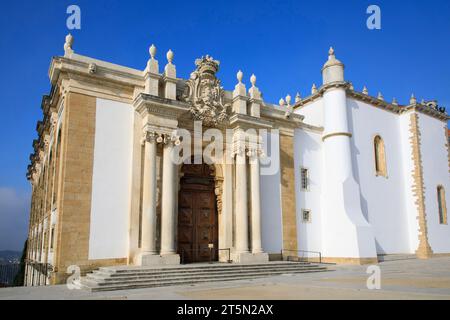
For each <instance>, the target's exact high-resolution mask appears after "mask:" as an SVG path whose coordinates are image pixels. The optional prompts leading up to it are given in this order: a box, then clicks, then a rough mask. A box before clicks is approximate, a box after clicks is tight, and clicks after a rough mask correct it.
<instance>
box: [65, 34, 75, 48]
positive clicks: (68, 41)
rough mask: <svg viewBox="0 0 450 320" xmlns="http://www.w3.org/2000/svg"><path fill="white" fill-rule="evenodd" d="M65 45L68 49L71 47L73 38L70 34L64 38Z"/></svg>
mask: <svg viewBox="0 0 450 320" xmlns="http://www.w3.org/2000/svg"><path fill="white" fill-rule="evenodd" d="M66 44H67V45H68V47H69V48H71V47H72V44H73V36H72V35H71V34H70V33H69V34H68V35H67V36H66Z"/></svg>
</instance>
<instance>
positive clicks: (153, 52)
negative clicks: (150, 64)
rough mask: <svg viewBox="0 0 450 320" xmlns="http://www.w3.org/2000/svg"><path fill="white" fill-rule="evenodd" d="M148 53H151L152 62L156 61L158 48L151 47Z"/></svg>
mask: <svg viewBox="0 0 450 320" xmlns="http://www.w3.org/2000/svg"><path fill="white" fill-rule="evenodd" d="M148 52H149V53H150V58H151V59H152V60H154V59H155V56H156V47H155V45H154V44H152V45H151V46H150V48H149V49H148Z"/></svg>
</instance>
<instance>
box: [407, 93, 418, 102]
mask: <svg viewBox="0 0 450 320" xmlns="http://www.w3.org/2000/svg"><path fill="white" fill-rule="evenodd" d="M409 104H417V99H416V97H415V96H414V93H413V94H412V95H411V98H410V99H409Z"/></svg>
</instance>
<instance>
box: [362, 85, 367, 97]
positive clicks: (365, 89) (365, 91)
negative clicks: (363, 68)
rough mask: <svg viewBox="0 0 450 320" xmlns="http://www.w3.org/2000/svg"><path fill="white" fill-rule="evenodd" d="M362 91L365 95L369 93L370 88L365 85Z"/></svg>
mask: <svg viewBox="0 0 450 320" xmlns="http://www.w3.org/2000/svg"><path fill="white" fill-rule="evenodd" d="M362 93H363V94H365V95H368V94H369V90H367V87H366V86H364V88H363V91H362Z"/></svg>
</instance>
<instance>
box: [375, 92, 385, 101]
mask: <svg viewBox="0 0 450 320" xmlns="http://www.w3.org/2000/svg"><path fill="white" fill-rule="evenodd" d="M377 98H378V100H381V101H384V97H383V95H382V94H381V92H378V97H377Z"/></svg>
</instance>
